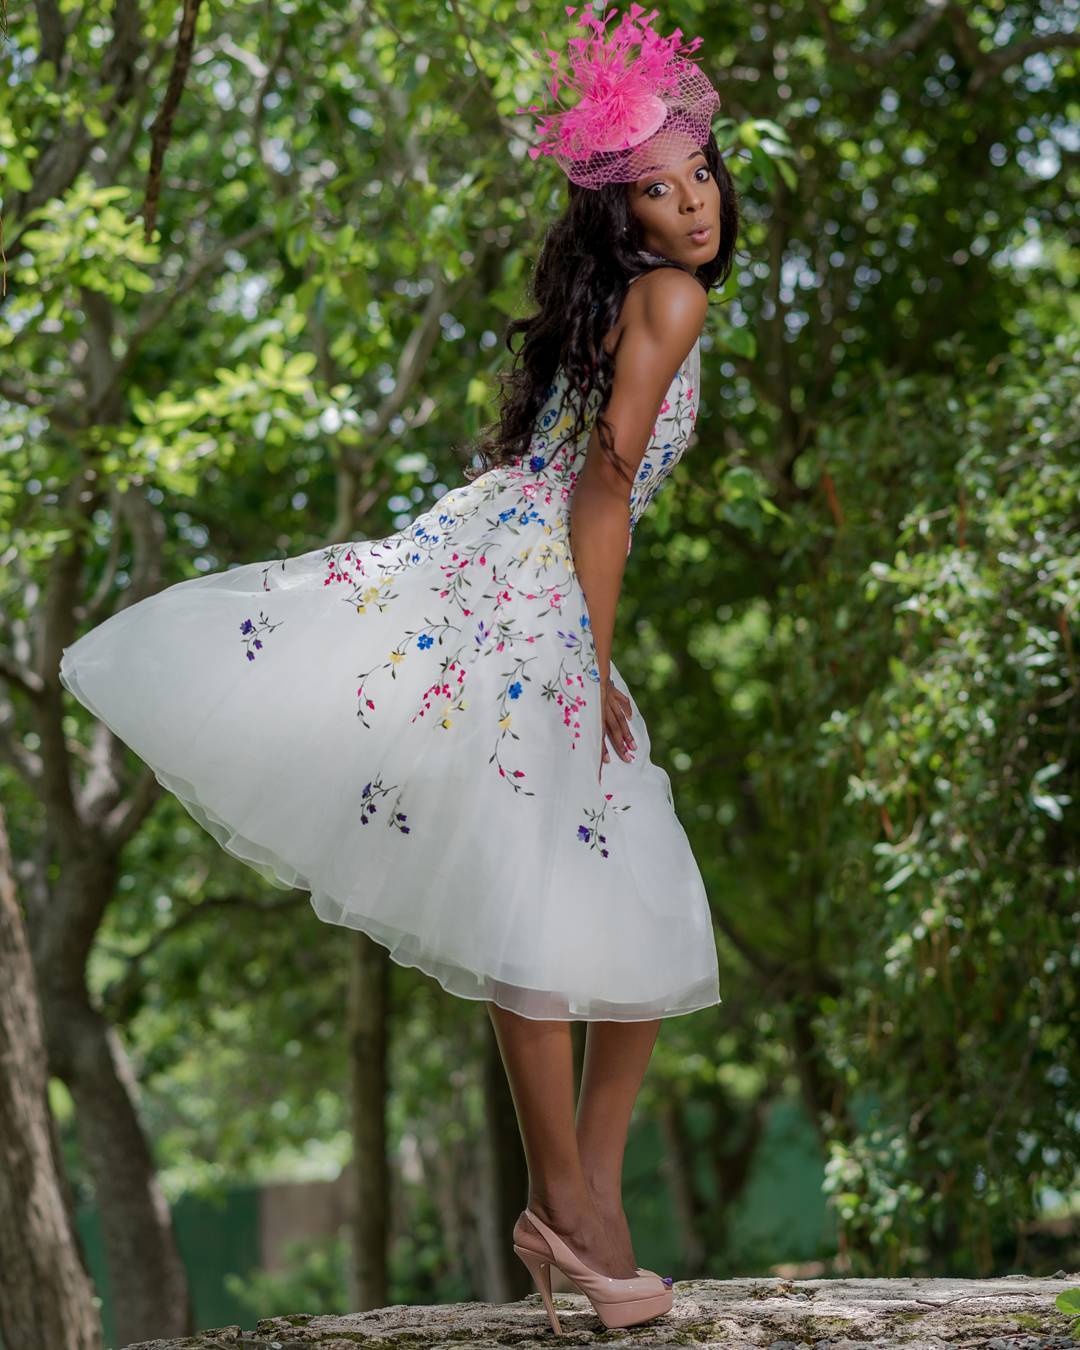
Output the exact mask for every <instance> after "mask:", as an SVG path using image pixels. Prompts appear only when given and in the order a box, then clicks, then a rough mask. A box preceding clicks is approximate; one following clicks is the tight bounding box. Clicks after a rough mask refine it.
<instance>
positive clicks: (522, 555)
mask: <svg viewBox="0 0 1080 1350" xmlns="http://www.w3.org/2000/svg"><path fill="white" fill-rule="evenodd" d="M531 552H532V549H531V548H523V549H522V550H521V551H520V552H519V553H518V557H519V558H527V557H528V556H529V554H530V553H531Z"/></svg>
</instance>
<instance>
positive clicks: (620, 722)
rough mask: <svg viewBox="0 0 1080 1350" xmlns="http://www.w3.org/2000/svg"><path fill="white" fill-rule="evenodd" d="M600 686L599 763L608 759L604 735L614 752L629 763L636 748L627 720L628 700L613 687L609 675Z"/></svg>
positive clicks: (613, 684)
mask: <svg viewBox="0 0 1080 1350" xmlns="http://www.w3.org/2000/svg"><path fill="white" fill-rule="evenodd" d="M602 688H603V695H602V703H601V725H602V727H603V734H602V735H601V737H600V748H601V750H602V751H603V757H602V759H601V763H602V764H606V763H607V762H608V760H609V759H610V756H609V755H608V748H607V744H606V741H605V739H604V737H605V735H606V737H607V740H610V742H611V744H612V747H613V748H614V750H615V752H616V754H618V755H619V756H620V758H622V759H625V760H626V761H627V762H628V763H629V761H630V760H632V759H633V757H634V756H633V754H632V753H631V752H632V751H634V750H636V749H637V744H636V742H635V741H634V737H633V734H632V733H631V731H630V723H629V721H628V718H629V717H630V712H631V704H630V700H629V699H628V698H627V696H626V695H625V694H624V693H623V692H622V690H621V689H617V688H616V687H615V682H614V680H612V678H611V677H610V676H608V678H607V680H606V681H605V682H604V684H603V686H602Z"/></svg>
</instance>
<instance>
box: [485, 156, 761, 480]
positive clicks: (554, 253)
mask: <svg viewBox="0 0 1080 1350" xmlns="http://www.w3.org/2000/svg"><path fill="white" fill-rule="evenodd" d="M702 149H703V150H704V151H705V159H706V162H707V163H708V166H709V170H710V172H711V173H712V175H713V177H714V178H715V179H716V181H717V183H718V185H719V187H720V248H719V250H718V252H717V255H716V257H715V258H713V259H712V261H711V262H708V263H703V264H702V266H701V267H699V268H698V269H697V272H696V273H691V275H692V276H696V279H697V280H698V281H699V282H700V283H701V285H702V286H703V287H704V288H705V290H706V291H708V290H711V289H712V288H713V287H720V286H723V284H724V282H725V281H726V280H727V278H728V276H729V275H730V273H731V269H732V266H733V264H734V255H735V244H736V237H737V235H738V230H739V214H740V213H739V199H738V194H737V193H736V190H735V185H734V183H733V182H732V180H731V175H730V174H729V172H728V169H727V165H726V164H725V163H724V160H723V156H722V155H721V153H720V148H719V146H718V145H717V143H716V137H715V135H713V133H712V132H710V133H709V139H708V141H707V142H706V143H705V144H704V145H703V146H702ZM568 187H569V191H570V197H569V202H568V204H567V207H566V210H565V211H564V212H563V214H562V216H561V217H560V218H559V220H557V221H556V222H555V224H554V225H552V226H551V228H550V229H549V230H548V232H547V235H546V237H545V239H544V243H543V246H542V248H541V250H540V256H539V258H538V259H537V262H536V267H535V270H534V272H533V276H532V284H531V287H530V299H531V300H532V301H533V303H534V304H535V305H536V306H537V307H538V308H537V312H536V313H535V314H533V315H531V316H530V317H528V318H523V319H512V320H511V321H510V323H509V324H508V325H507V328H506V333H505V336H504V341H505V344H506V347H507V348H508V350H509V351H510V353H511V355H512V357H513V361H512V363H511V367H510V369H509V371H505V372H503V373H501V374H500V376H499V385H500V388H499V403H500V410H499V416H498V421H497V422H495V423H493V424H491V425H490V426H488V427H486V428H484V430H483V431H482V432H481V435H480V439H479V440H478V442H477V444H476V445H475V447H474V454H475V455H476V456H478V457H479V463H478V464H472V465H469V466H468V467H467V468H466V469H465V477H466V478H467V479H470V480H471V479H474V478H477V477H479V476H480V474H482V473H486V472H487V470H488V469H492V468H495V467H496V466H498V465H500V464H509V463H511V462H513V461H516V460H518V459H519V458H520V457H521V456H523V455H524V454H525V453H526V452H527V451H528V449H529V445H530V442H531V440H532V436H533V432H534V429H535V423H536V419H537V417H538V415H539V413H540V410H541V409H542V408H543V406H544V404H545V403H546V402H547V399H548V397H549V394H550V390H551V384H552V381H553V379H554V377H555V374H556V372H557V370H558V368H559V367H560V366H562V368H563V370H564V371H565V373H566V380H567V387H568V390H569V391H570V392H571V393H572V394H575V395H576V398H575V399H574V403H576V405H577V406H576V416H575V421H574V425H573V426H572V427H571V428H570V430H569V431H568V432H567V436H566V439H567V440H575V439H576V438H577V437H579V436H580V435H581V434H582V433H583V431H584V430H585V427H586V419H587V416H588V409H587V406H586V403H587V400H588V399H589V395H590V394H591V393H592V391H593V390H594V389H599V390H600V399H599V402H598V404H597V410H596V426H597V433H598V436H599V440H600V444H601V446H602V448H603V450H604V453H605V454H606V455H607V456H608V457H609V458H610V459H611V461H612V463H613V464H614V465H615V468H616V469H617V471H618V472H619V473H621V474H622V476H623V477H624V478H627V477H629V475H628V474H627V472H626V469H625V467H624V465H623V464H622V461H621V460H620V459H619V457H618V455H617V454H616V453H615V448H614V435H613V430H612V427H611V424H610V423H609V422H608V420H607V418H605V417H604V416H603V413H604V410H605V409H606V408H607V406H608V403H609V402H610V399H611V386H612V381H613V378H614V374H615V358H614V357H613V356H612V355H611V354H610V353H609V352H607V351H606V350H605V349H604V347H603V339H604V337H605V336H606V334H607V333H608V332H609V331H610V330H611V328H612V326H613V325H614V323H615V321H616V320H617V319H618V317H619V311H620V309H621V308H622V303H623V299H624V297H625V295H626V292H627V289H628V287H629V285H630V282H631V280H632V279H633V278H634V277H635V276H637V275H638V274H639V273H641V272H647V271H651V270H652V268H653V267H654V266H666V267H680V264H679V263H675V262H668V261H667V260H664V261H663V262H650V261H648V259H647V258H646V257H645V256H643V252H642V245H641V243H640V239H639V229H638V222H637V218H636V217H635V216H634V215H633V213H632V212H631V210H630V201H629V194H628V185H627V184H625V183H610V184H608V185H607V186H605V187H602V188H584V187H579V186H578V185H577V184H576V183H572V182H568ZM681 270H684V271H685V270H687V269H685V268H681ZM519 334H523V335H524V339H523V341H522V344H521V346H520V348H519V349H518V350H517V351H515V349H514V339H515V338H516V337H517V336H518V335H519Z"/></svg>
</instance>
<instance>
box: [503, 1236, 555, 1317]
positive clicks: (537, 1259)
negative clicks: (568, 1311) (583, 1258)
mask: <svg viewBox="0 0 1080 1350" xmlns="http://www.w3.org/2000/svg"><path fill="white" fill-rule="evenodd" d="M514 1251H515V1252H517V1254H518V1256H520V1257H521V1259H522V1260H523V1261H524V1262H525V1264H526V1265H527V1266H528V1268H529V1274H530V1275H531V1276H532V1277H533V1283H534V1284H535V1285H536V1287H537V1289H538V1290H539V1291H540V1297H541V1298H542V1299H543V1300H544V1307H545V1308H546V1309H547V1315H548V1318H549V1320H550V1322H551V1329H552V1331H554V1333H555V1335H556V1336H561V1335H562V1328H561V1327H560V1326H559V1317H558V1314H557V1313H556V1311H555V1304H554V1302H553V1300H552V1297H551V1262H550V1261H548V1260H546V1259H545V1258H544V1257H542V1256H541V1255H540V1253H539V1252H534V1251H530V1250H529V1248H528V1247H519V1246H518V1245H517V1243H516V1242H515V1243H514Z"/></svg>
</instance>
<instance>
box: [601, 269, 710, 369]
mask: <svg viewBox="0 0 1080 1350" xmlns="http://www.w3.org/2000/svg"><path fill="white" fill-rule="evenodd" d="M708 307H709V297H708V294H707V292H706V290H705V287H704V286H702V284H701V283H700V282H699V281H697V280H696V279H695V278H694V277H692V276H691V275H690V274H689V272H684V271H683V270H682V269H681V268H677V267H656V268H653V270H652V271H651V272H649V273H647V274H646V275H645V276H643V277H641V279H640V280H638V281H636V282H634V284H633V285H632V286H631V287H630V289H629V290H628V291H627V293H626V298H625V300H624V301H623V306H622V310H621V311H620V313H619V319H618V322H617V323H616V324H615V326H614V327H613V328H612V330H611V333H610V334H609V335H608V337H609V342H608V343H605V345H606V346H607V347H608V350H609V351H613V352H614V351H617V349H618V348H619V346H620V345H622V343H623V340H624V339H625V338H627V337H630V336H635V337H640V338H642V339H644V340H645V342H646V343H647V344H648V345H649V346H652V347H654V348H657V347H658V348H662V349H664V350H665V351H670V352H671V353H672V354H673V355H674V358H675V361H676V362H679V361H681V360H682V359H683V358H684V357H685V356H686V354H687V352H688V351H689V350H690V348H691V347H692V346H693V345H694V343H695V342H696V341H697V339H698V337H699V336H700V335H701V329H702V326H703V324H704V322H705V314H706V311H707V310H708Z"/></svg>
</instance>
